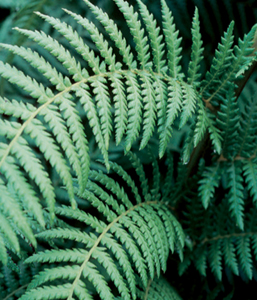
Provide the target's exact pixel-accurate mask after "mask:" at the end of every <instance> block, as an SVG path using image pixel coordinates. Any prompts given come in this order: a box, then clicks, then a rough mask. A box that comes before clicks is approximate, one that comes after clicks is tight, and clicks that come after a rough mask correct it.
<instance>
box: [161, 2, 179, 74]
mask: <svg viewBox="0 0 257 300" xmlns="http://www.w3.org/2000/svg"><path fill="white" fill-rule="evenodd" d="M161 5H162V18H163V22H162V25H163V32H164V37H165V41H166V47H167V51H168V53H167V60H168V68H169V75H170V77H173V78H180V77H183V75H182V73H181V66H180V65H179V61H180V59H181V56H180V53H181V50H182V48H181V47H180V43H181V39H182V38H178V34H179V32H178V31H176V27H175V24H174V22H173V19H174V18H173V16H172V13H171V11H170V10H169V8H168V6H167V4H166V2H165V0H161Z"/></svg>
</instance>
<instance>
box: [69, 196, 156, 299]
mask: <svg viewBox="0 0 257 300" xmlns="http://www.w3.org/2000/svg"><path fill="white" fill-rule="evenodd" d="M157 203H160V202H159V201H148V202H144V203H139V204H137V205H135V206H133V207H131V208H130V209H128V210H127V211H125V212H124V213H122V214H121V215H120V216H119V217H117V218H116V219H114V220H113V221H112V222H111V223H110V224H109V225H108V226H107V227H106V228H105V230H104V231H103V232H102V233H101V234H100V235H99V237H98V239H97V240H96V241H95V244H94V246H93V247H92V248H91V249H90V251H89V252H88V254H87V256H86V258H85V260H84V262H83V264H82V265H81V267H80V268H79V272H78V275H77V276H76V278H75V280H74V281H73V284H72V286H71V291H70V293H69V297H68V298H67V300H72V299H73V298H72V296H73V292H74V290H75V288H76V285H77V282H78V280H79V279H80V277H81V275H82V272H83V269H84V268H85V266H86V264H87V262H88V261H89V259H90V257H91V255H92V254H93V252H94V250H95V249H96V248H97V247H98V245H99V244H100V242H101V240H102V238H103V236H104V235H105V234H106V233H107V232H108V231H109V230H110V228H111V227H112V226H113V225H114V224H115V223H117V222H119V220H120V219H121V218H122V217H124V216H126V215H127V214H129V213H130V212H131V211H133V210H135V209H137V208H138V207H140V206H144V205H151V204H157Z"/></svg>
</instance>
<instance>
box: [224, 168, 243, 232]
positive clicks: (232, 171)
mask: <svg viewBox="0 0 257 300" xmlns="http://www.w3.org/2000/svg"><path fill="white" fill-rule="evenodd" d="M239 165H240V162H239V163H238V162H233V163H231V164H230V165H229V166H228V169H227V171H228V176H229V181H228V184H229V187H230V191H229V197H228V201H229V204H230V211H231V215H232V216H233V217H234V218H235V219H236V222H237V224H238V226H239V228H240V229H242V230H243V228H244V222H243V215H244V213H243V204H244V200H243V185H242V181H243V178H242V175H241V169H240V166H239Z"/></svg>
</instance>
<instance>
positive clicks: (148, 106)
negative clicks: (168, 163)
mask: <svg viewBox="0 0 257 300" xmlns="http://www.w3.org/2000/svg"><path fill="white" fill-rule="evenodd" d="M85 2H86V4H87V5H88V6H89V8H90V9H91V10H92V12H93V14H94V15H95V16H96V18H97V19H98V20H99V21H100V23H102V25H103V26H104V29H105V31H106V33H107V34H108V35H109V38H110V39H111V40H112V41H113V42H114V45H115V47H116V48H117V49H118V50H119V53H120V55H121V57H122V62H119V61H117V58H116V56H115V55H114V53H115V48H114V47H113V46H112V44H111V43H109V41H108V39H105V38H104V36H103V35H102V33H100V32H99V30H98V29H97V27H96V26H95V25H94V24H93V23H92V22H90V21H89V20H87V19H86V18H83V17H82V16H80V15H78V14H75V13H73V12H71V11H69V10H67V9H65V12H66V13H67V14H68V15H70V16H71V17H73V18H74V20H75V21H76V22H78V23H79V24H80V25H81V26H83V27H84V28H85V29H86V30H87V32H88V33H89V35H90V36H91V39H92V41H93V42H94V44H95V47H96V49H97V50H96V51H94V50H91V49H90V47H89V46H88V45H87V44H86V43H85V42H84V41H83V39H82V38H81V37H80V36H79V34H78V33H77V32H76V31H75V30H73V29H72V27H71V26H70V25H68V24H67V23H65V22H62V21H61V20H59V19H57V18H53V17H50V16H47V15H44V14H42V13H39V12H37V15H38V16H39V17H41V18H43V20H45V21H46V22H47V23H49V24H50V25H51V26H53V27H54V29H55V30H56V31H58V32H59V33H60V34H61V35H62V36H63V37H64V38H65V39H66V40H67V42H68V43H69V44H70V47H71V48H73V49H74V52H75V53H77V55H79V56H80V57H82V58H83V65H85V64H86V66H85V67H84V66H83V67H82V65H81V62H80V61H81V60H79V59H78V58H77V56H76V57H75V56H73V55H71V53H70V51H69V49H65V48H64V46H62V45H61V44H60V43H59V42H58V41H57V40H56V39H53V38H52V37H50V36H48V35H46V34H45V33H44V32H42V31H41V32H39V31H31V30H28V29H20V28H15V29H16V30H17V31H18V32H19V33H20V34H21V35H22V36H24V37H25V38H28V39H31V40H33V41H35V42H36V43H37V44H38V45H40V46H41V47H43V48H44V49H45V51H47V52H49V53H50V54H51V55H52V56H53V57H55V58H56V60H57V61H59V62H60V63H61V64H62V66H63V67H64V69H66V71H67V72H66V73H67V74H68V75H67V74H66V75H64V74H62V72H60V71H58V69H57V68H56V67H53V66H52V64H51V63H50V62H48V61H47V60H46V58H44V57H43V56H41V55H40V54H39V53H37V52H36V51H33V50H31V49H29V48H24V47H21V46H13V45H7V44H1V47H2V48H4V49H6V50H8V51H10V52H11V53H13V54H15V55H18V56H20V57H21V58H23V59H24V60H25V61H27V62H28V63H29V64H30V65H31V66H32V67H33V68H34V69H36V70H37V71H38V72H39V73H41V74H42V76H43V77H44V78H45V80H47V81H48V82H49V84H48V85H47V87H45V86H44V85H43V84H42V83H41V82H39V81H37V80H36V79H34V78H33V77H30V76H28V75H26V74H24V73H23V72H22V71H19V70H18V69H17V68H16V67H14V66H10V65H8V63H3V62H0V74H1V76H2V77H3V78H5V79H6V80H8V81H9V82H10V83H12V84H13V85H16V86H18V87H19V88H21V89H23V90H24V92H25V93H26V94H27V95H28V97H29V98H30V99H31V102H32V104H26V103H24V102H23V101H18V100H17V99H14V100H9V99H6V98H0V113H1V114H2V116H3V118H2V119H1V121H0V125H1V133H0V134H1V144H0V170H1V174H2V175H1V176H2V179H1V180H2V181H1V185H0V188H1V193H2V194H3V195H5V196H3V197H7V198H8V199H9V198H12V196H11V194H10V193H9V192H8V191H7V190H6V187H5V186H6V185H7V184H9V185H11V186H12V188H13V189H14V191H15V193H16V195H17V197H18V199H19V201H21V203H22V207H19V206H17V211H19V214H17V216H18V215H20V216H21V215H23V214H22V211H23V210H25V209H27V208H29V210H30V212H31V213H32V214H33V216H34V218H35V219H36V220H37V221H38V222H39V223H40V224H41V225H42V226H44V220H43V217H42V206H41V203H39V201H38V199H37V198H38V195H37V192H36V191H35V189H34V188H36V190H39V192H40V194H41V195H42V199H43V200H44V201H45V203H46V204H47V206H48V208H49V210H50V212H51V214H52V218H54V204H55V191H54V185H53V183H52V182H51V179H50V177H49V175H48V173H47V170H46V169H45V166H44V164H42V163H41V161H40V160H39V159H38V157H37V156H38V153H37V152H36V151H35V147H34V146H36V147H37V148H38V149H39V152H40V153H41V155H43V159H44V160H45V161H46V162H49V163H50V165H51V166H52V168H54V169H55V170H56V172H57V173H58V175H59V177H60V180H61V181H62V182H63V184H64V185H65V187H66V189H67V191H68V193H69V198H70V201H71V204H72V206H73V207H74V208H75V207H76V202H75V199H74V188H73V184H72V176H76V177H77V178H78V181H79V185H80V189H81V191H82V190H83V189H84V188H85V185H86V182H87V177H88V172H89V163H90V157H89V150H88V140H87V137H86V135H85V128H84V126H83V122H84V121H83V120H82V117H81V115H80V113H79V111H78V110H77V106H76V105H77V104H78V101H79V103H80V104H81V105H82V107H83V109H84V111H85V112H86V115H87V119H88V123H89V126H90V127H91V129H92V132H93V135H94V137H95V140H96V142H97V144H98V146H99V149H100V150H101V152H102V155H103V158H104V160H105V164H106V166H107V168H109V161H108V148H109V142H110V139H111V137H112V132H113V131H114V129H115V136H116V143H117V144H119V143H121V142H122V140H123V139H124V140H125V150H126V152H128V151H129V150H130V149H131V147H132V144H133V143H134V141H136V139H137V138H138V137H139V136H141V144H140V148H141V149H143V148H144V147H145V146H146V145H147V144H148V142H149V140H150V139H151V137H152V135H153V134H154V132H155V127H157V128H158V132H159V139H160V148H159V155H160V157H162V156H163V155H164V153H165V150H166V148H167V145H168V142H169V140H170V138H171V136H172V131H173V129H172V128H173V126H174V125H173V124H174V122H175V120H176V119H177V118H180V128H181V127H183V126H184V125H185V124H186V123H187V122H188V120H189V119H191V118H193V117H194V115H196V118H198V122H197V125H196V131H195V133H194V146H196V145H197V143H198V142H199V141H200V140H201V139H202V138H203V134H204V132H205V131H206V130H208V131H209V133H210V136H211V139H212V141H213V145H214V147H215V149H216V151H217V152H220V135H219V132H218V129H216V128H215V124H214V123H213V122H212V121H211V119H209V116H208V114H207V112H205V110H204V108H203V103H202V100H201V97H200V94H199V91H197V87H198V82H197V79H198V77H199V74H198V70H199V63H200V60H201V58H202V51H203V49H202V47H201V45H202V42H201V35H200V25H199V17H198V11H197V10H196V11H195V16H194V19H193V28H192V39H193V45H192V56H191V62H190V64H189V71H188V76H189V77H188V82H184V81H183V78H184V77H185V75H184V74H183V73H182V71H181V70H182V68H181V66H180V64H179V62H180V59H181V50H182V49H181V47H180V43H181V38H179V37H178V34H179V33H178V31H177V30H176V28H175V24H174V22H173V16H172V13H171V11H170V10H169V7H168V6H167V4H166V3H165V1H164V0H162V1H161V12H162V17H163V24H162V27H163V36H162V35H160V28H159V27H158V26H157V23H156V21H155V19H154V17H153V15H152V14H151V13H150V12H149V11H148V9H147V7H146V6H145V5H144V4H143V3H142V2H141V1H140V0H139V1H138V5H139V13H140V14H141V17H142V21H143V22H142V21H141V19H140V18H139V15H138V13H137V12H134V8H133V7H132V6H130V5H129V3H128V2H126V1H124V0H116V1H115V2H116V4H117V6H118V8H119V9H120V11H121V12H122V13H123V14H124V18H125V20H126V22H127V25H128V27H129V29H130V31H131V35H132V37H133V39H134V42H135V46H136V53H137V56H136V57H134V55H133V52H132V50H131V48H130V46H129V45H128V44H127V42H126V40H125V38H124V37H123V35H122V33H121V32H120V31H119V29H118V27H117V25H116V24H115V23H114V22H113V21H112V20H111V19H110V18H109V17H108V15H107V14H106V13H104V12H103V11H102V10H101V9H100V8H98V7H96V6H94V5H93V4H92V3H90V2H89V1H85ZM144 26H145V28H146V31H145V29H143V28H144ZM252 33H253V30H252V31H251V33H250V34H249V35H247V36H246V38H245V41H242V42H240V46H239V47H238V48H236V52H237V56H240V57H242V60H244V58H243V57H244V55H245V53H246V52H247V54H249V53H250V50H249V49H250V48H249V47H250V46H249V45H248V44H249V43H250V39H251V37H252ZM231 34H232V33H231V29H230V33H229V34H228V35H229V36H228V37H225V38H224V39H225V41H226V43H229V41H228V40H230V36H231ZM165 52H167V57H166V58H165ZM151 55H153V61H152V62H151V59H150V58H151ZM229 55H232V54H231V53H230V52H229ZM226 57H227V51H225V52H224V60H225V59H226ZM235 64H236V65H237V66H238V65H239V64H238V63H237V61H236V62H235ZM217 68H218V67H217ZM233 70H234V69H233ZM235 70H236V72H238V68H236V69H235ZM208 90H209V89H208ZM33 99H34V100H33ZM113 108H114V114H113V112H112V110H113ZM7 117H8V118H7ZM13 117H14V118H13ZM113 119H114V120H113ZM113 121H114V122H113ZM113 123H114V124H113ZM113 125H114V128H113ZM31 140H33V143H31ZM190 149H191V148H190ZM11 165H12V166H11ZM24 175H25V177H24ZM25 195H30V201H29V203H28V201H27V199H26V197H25ZM13 201H15V200H13ZM6 213H7V211H6ZM7 216H8V214H7ZM23 219H24V221H23V224H25V223H26V224H27V225H26V226H24V227H23V231H25V232H24V234H26V236H28V237H30V239H31V242H32V240H33V239H34V237H33V235H32V233H31V231H29V225H28V222H27V221H26V217H25V216H23ZM18 223H19V222H18V219H17V224H18ZM18 226H19V225H18ZM33 243H35V240H33ZM16 246H17V245H16ZM16 250H18V248H17V247H16Z"/></svg>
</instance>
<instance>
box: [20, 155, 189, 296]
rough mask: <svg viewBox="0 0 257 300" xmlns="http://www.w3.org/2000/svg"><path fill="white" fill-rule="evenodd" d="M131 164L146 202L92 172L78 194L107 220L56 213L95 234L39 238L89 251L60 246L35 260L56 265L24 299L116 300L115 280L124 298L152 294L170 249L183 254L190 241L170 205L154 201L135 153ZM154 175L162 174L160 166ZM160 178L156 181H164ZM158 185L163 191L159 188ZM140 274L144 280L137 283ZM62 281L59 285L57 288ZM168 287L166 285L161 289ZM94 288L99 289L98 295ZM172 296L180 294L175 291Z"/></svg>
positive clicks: (64, 231)
mask: <svg viewBox="0 0 257 300" xmlns="http://www.w3.org/2000/svg"><path fill="white" fill-rule="evenodd" d="M131 160H132V165H134V167H135V168H136V171H137V174H138V176H139V178H140V180H142V184H141V192H142V196H143V198H141V199H142V200H141V201H138V200H137V199H136V195H135V198H134V199H130V198H129V197H128V195H127V194H126V192H125V187H122V186H120V185H119V184H118V183H117V182H116V181H115V180H113V179H112V178H111V177H109V176H108V175H106V174H104V173H102V172H100V171H99V172H97V171H93V170H92V171H90V172H89V180H88V182H87V186H86V189H85V190H84V191H83V192H82V193H81V192H80V190H79V185H78V184H75V192H76V194H77V195H78V197H80V198H83V199H85V200H87V201H89V202H90V203H91V205H92V206H93V207H95V208H96V209H97V210H98V212H99V213H100V214H101V215H102V218H100V217H99V219H98V218H96V217H94V216H93V215H91V214H89V213H86V212H84V211H82V210H80V209H78V208H77V209H75V210H74V209H72V208H71V207H67V206H62V207H58V208H56V214H57V215H61V216H62V218H65V217H66V218H70V219H73V220H77V221H80V222H82V223H84V224H85V225H86V227H88V228H89V229H90V231H88V230H81V229H80V230H78V229H76V228H62V227H59V228H54V229H49V230H46V231H43V232H41V233H39V234H37V238H40V239H44V240H46V241H47V242H49V241H50V240H51V241H53V242H54V243H55V241H56V240H57V239H65V240H70V241H74V242H77V243H80V244H81V245H83V246H82V247H78V246H77V247H75V248H73V249H65V248H64V249H62V250H61V249H57V248H56V247H55V249H52V250H46V251H44V252H39V253H37V254H34V255H33V256H31V257H29V258H28V259H27V260H26V262H27V263H40V264H41V263H48V264H53V263H54V266H53V267H51V268H49V269H48V268H45V269H44V270H43V271H41V272H40V273H39V274H38V275H36V276H35V277H34V279H33V280H32V281H31V283H30V284H29V286H28V290H27V292H26V293H25V294H24V295H23V296H22V297H21V298H20V299H21V300H22V299H45V297H46V295H48V297H50V298H51V299H58V298H59V297H64V298H67V299H73V297H74V296H76V297H77V298H78V299H93V298H92V292H93V293H94V292H95V293H97V294H98V295H99V296H100V298H101V299H113V294H112V291H111V290H110V288H109V286H108V282H109V281H112V282H113V283H114V285H115V286H116V288H117V291H118V294H119V295H120V296H121V297H122V299H136V295H137V289H138V288H139V287H144V289H146V288H147V287H148V281H149V280H151V281H152V280H153V279H154V277H155V275H156V274H155V272H156V273H157V275H158V276H160V270H161V269H162V270H163V271H165V269H166V261H167V258H168V255H169V250H171V251H172V252H174V250H175V249H177V251H181V249H182V248H183V246H184V239H185V237H184V233H183V230H182V228H181V226H180V224H179V222H178V221H177V220H176V218H175V217H174V216H173V215H172V214H171V212H169V210H168V207H167V206H166V204H165V203H163V202H162V201H161V200H160V199H156V197H154V195H153V197H152V198H151V197H148V196H150V195H149V194H148V190H149V186H148V184H147V182H146V181H145V178H144V174H143V169H142V165H141V163H140V161H139V160H138V159H137V158H136V157H135V155H133V154H131ZM110 166H111V168H112V169H113V170H115V172H117V174H118V175H120V176H122V178H123V179H124V180H125V182H126V184H127V186H128V187H129V188H131V190H132V191H133V190H135V188H134V185H135V183H134V181H133V180H132V178H131V177H130V175H129V174H128V173H127V172H126V171H125V170H123V169H122V168H121V167H120V166H118V165H116V164H114V163H110ZM153 172H154V173H158V174H159V170H158V169H156V167H155V166H154V168H153ZM158 174H156V175H155V176H160V174H159V175H158ZM154 186H155V189H158V190H159V188H158V187H156V184H155V185H154ZM106 190H107V191H108V193H107V192H106ZM156 192H159V191H156ZM160 241H161V242H160ZM56 246H57V245H56ZM59 263H61V264H60V265H59ZM103 269H104V270H105V271H104V272H103V271H102V270H103ZM100 270H101V271H100ZM136 274H138V275H139V277H140V278H139V279H136V277H135V276H136ZM57 279H58V282H59V284H58V285H57V286H55V283H54V282H55V280H57ZM47 283H49V284H50V285H48V284H47ZM138 283H140V285H139V284H138ZM165 284H166V283H165V282H162V281H160V285H165ZM90 286H93V291H92V288H91V287H90ZM152 288H153V290H152V291H151V290H149V293H154V289H157V290H158V289H159V288H160V287H159V285H158V284H157V283H153V287H152ZM167 293H171V294H172V293H174V294H175V295H177V294H176V293H175V291H173V290H172V288H171V287H170V288H169V289H168V290H167ZM177 297H178V299H179V296H178V295H177Z"/></svg>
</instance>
